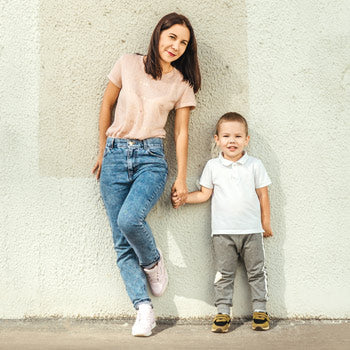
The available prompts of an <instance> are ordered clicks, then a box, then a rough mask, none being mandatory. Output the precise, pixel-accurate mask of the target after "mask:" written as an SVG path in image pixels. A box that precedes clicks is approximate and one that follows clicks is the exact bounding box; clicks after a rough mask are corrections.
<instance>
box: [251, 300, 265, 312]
mask: <svg viewBox="0 0 350 350" xmlns="http://www.w3.org/2000/svg"><path fill="white" fill-rule="evenodd" d="M257 310H259V311H264V312H266V302H261V301H255V302H253V311H257Z"/></svg>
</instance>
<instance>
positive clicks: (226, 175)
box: [200, 152, 271, 235]
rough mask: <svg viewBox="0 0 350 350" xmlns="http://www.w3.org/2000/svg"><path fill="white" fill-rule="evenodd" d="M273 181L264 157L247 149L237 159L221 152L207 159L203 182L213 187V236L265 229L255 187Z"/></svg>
mask: <svg viewBox="0 0 350 350" xmlns="http://www.w3.org/2000/svg"><path fill="white" fill-rule="evenodd" d="M270 184H271V180H270V178H269V176H268V175H267V172H266V170H265V167H264V165H263V164H262V162H261V160H259V159H257V158H254V157H251V156H248V154H247V153H246V152H245V154H244V155H243V157H242V158H241V159H239V160H238V161H237V162H232V161H230V160H228V159H225V158H224V157H223V156H222V154H220V156H219V157H218V158H214V159H211V160H209V161H208V162H207V164H206V166H205V168H204V170H203V174H202V176H201V179H200V185H201V186H204V187H206V188H212V189H214V191H213V196H212V201H211V223H212V224H211V225H212V235H216V234H248V233H259V232H264V230H263V228H262V225H261V212H260V202H259V198H258V195H257V194H256V191H255V189H256V188H261V187H265V186H268V185H270Z"/></svg>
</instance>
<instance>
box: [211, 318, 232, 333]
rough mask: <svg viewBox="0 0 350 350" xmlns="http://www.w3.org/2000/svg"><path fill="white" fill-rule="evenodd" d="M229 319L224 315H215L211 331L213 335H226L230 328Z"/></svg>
mask: <svg viewBox="0 0 350 350" xmlns="http://www.w3.org/2000/svg"><path fill="white" fill-rule="evenodd" d="M230 323H231V318H230V316H229V315H226V314H217V315H216V316H215V318H214V321H213V325H212V326H211V331H212V332H214V333H226V332H227V331H228V329H229V327H230Z"/></svg>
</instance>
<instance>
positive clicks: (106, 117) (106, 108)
mask: <svg viewBox="0 0 350 350" xmlns="http://www.w3.org/2000/svg"><path fill="white" fill-rule="evenodd" d="M119 92H120V88H119V87H118V86H115V85H114V84H113V83H112V82H109V83H108V85H107V87H106V90H105V93H104V95H103V100H102V105H101V110H100V119H99V152H98V157H97V162H96V164H95V165H94V167H93V169H92V172H93V173H95V172H96V178H97V179H99V178H100V173H101V166H102V159H103V152H104V149H105V147H106V140H107V137H106V131H107V129H108V128H109V126H110V125H111V113H112V109H113V106H114V105H115V102H116V101H117V98H118V96H119Z"/></svg>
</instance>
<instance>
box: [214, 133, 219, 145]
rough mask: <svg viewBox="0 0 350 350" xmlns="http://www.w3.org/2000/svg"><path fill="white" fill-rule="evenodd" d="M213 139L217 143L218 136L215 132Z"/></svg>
mask: <svg viewBox="0 0 350 350" xmlns="http://www.w3.org/2000/svg"><path fill="white" fill-rule="evenodd" d="M214 140H215V142H216V143H218V141H219V136H218V135H216V134H215V135H214Z"/></svg>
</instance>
